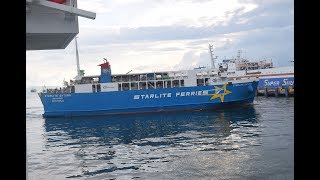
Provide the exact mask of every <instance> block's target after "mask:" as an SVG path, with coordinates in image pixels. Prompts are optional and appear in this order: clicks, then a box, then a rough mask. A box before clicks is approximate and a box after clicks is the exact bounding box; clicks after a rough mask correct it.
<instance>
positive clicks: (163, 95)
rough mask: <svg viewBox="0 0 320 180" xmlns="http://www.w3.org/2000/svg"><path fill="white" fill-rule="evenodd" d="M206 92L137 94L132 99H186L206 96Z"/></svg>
mask: <svg viewBox="0 0 320 180" xmlns="http://www.w3.org/2000/svg"><path fill="white" fill-rule="evenodd" d="M208 94H209V92H208V90H203V91H187V92H186V91H183V92H176V93H159V94H137V95H134V96H133V99H160V98H171V97H187V96H202V95H208Z"/></svg>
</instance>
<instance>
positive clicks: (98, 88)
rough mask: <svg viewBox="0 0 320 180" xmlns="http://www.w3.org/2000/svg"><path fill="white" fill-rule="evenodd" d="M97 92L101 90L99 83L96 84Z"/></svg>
mask: <svg viewBox="0 0 320 180" xmlns="http://www.w3.org/2000/svg"><path fill="white" fill-rule="evenodd" d="M97 92H101V85H100V84H97Z"/></svg>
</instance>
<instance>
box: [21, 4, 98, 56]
mask: <svg viewBox="0 0 320 180" xmlns="http://www.w3.org/2000/svg"><path fill="white" fill-rule="evenodd" d="M78 16H81V17H85V18H89V19H95V18H96V14H95V13H93V12H89V11H85V10H81V9H78V8H77V0H26V50H47V49H64V48H66V47H67V46H68V44H69V43H70V42H71V41H72V40H73V39H74V37H75V36H76V35H77V34H78V33H79V26H78Z"/></svg>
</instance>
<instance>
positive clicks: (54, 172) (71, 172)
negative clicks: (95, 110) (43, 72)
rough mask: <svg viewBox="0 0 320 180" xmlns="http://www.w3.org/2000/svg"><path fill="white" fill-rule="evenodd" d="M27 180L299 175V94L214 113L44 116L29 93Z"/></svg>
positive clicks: (273, 179)
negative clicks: (296, 157)
mask: <svg viewBox="0 0 320 180" xmlns="http://www.w3.org/2000/svg"><path fill="white" fill-rule="evenodd" d="M26 107H27V115H26V117H27V119H26V127H27V129H26V130H27V171H28V173H27V176H28V179H29V180H30V179H184V180H186V179H217V180H220V179H252V180H253V179H270V180H275V179H294V178H293V174H294V158H293V156H294V155H293V153H294V150H293V147H294V98H292V97H291V98H285V97H282V98H280V97H279V98H275V97H269V98H266V97H257V98H256V100H255V101H254V104H253V105H248V106H241V107H232V108H228V109H220V110H214V111H212V110H211V111H190V112H170V113H152V114H137V115H117V116H97V117H82V118H72V119H70V118H69V119H65V118H54V119H44V118H43V117H42V116H41V114H42V113H43V109H42V105H41V102H40V99H39V98H38V96H37V94H36V93H29V92H27V104H26Z"/></svg>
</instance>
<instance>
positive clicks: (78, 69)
mask: <svg viewBox="0 0 320 180" xmlns="http://www.w3.org/2000/svg"><path fill="white" fill-rule="evenodd" d="M77 38H78V37H75V38H74V41H75V43H76V60H77V74H78V76H80V64H79V53H78V43H77Z"/></svg>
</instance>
